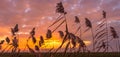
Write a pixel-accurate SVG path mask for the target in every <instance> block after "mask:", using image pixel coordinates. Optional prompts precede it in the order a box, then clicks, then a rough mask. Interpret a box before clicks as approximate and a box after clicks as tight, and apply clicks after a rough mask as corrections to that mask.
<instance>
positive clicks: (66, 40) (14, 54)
mask: <svg viewBox="0 0 120 57" xmlns="http://www.w3.org/2000/svg"><path fill="white" fill-rule="evenodd" d="M56 13H58V14H59V16H58V17H57V19H55V21H54V22H53V23H52V24H51V25H50V26H48V28H47V31H46V35H45V37H44V36H43V35H40V36H39V40H37V37H36V36H35V34H36V28H35V27H33V28H32V30H31V31H30V32H29V37H28V38H27V40H26V43H25V48H24V50H23V51H25V50H26V49H27V50H29V51H28V53H29V54H31V56H32V57H42V56H43V54H44V53H43V51H41V50H42V46H44V44H45V41H46V40H50V39H51V38H53V36H54V34H53V33H55V32H56V31H57V30H58V28H60V27H65V29H62V30H58V31H57V33H59V36H60V38H61V39H62V42H61V44H60V45H59V47H58V48H55V47H54V44H53V47H51V48H50V49H48V50H46V51H47V54H45V55H44V56H43V57H62V56H63V57H73V56H72V53H73V54H74V57H80V56H81V57H94V56H92V55H90V53H91V54H92V53H98V52H103V53H107V52H113V51H114V48H113V46H112V45H111V44H110V43H111V41H113V40H115V44H116V47H115V49H117V52H120V42H119V36H118V34H117V30H115V28H114V27H112V26H109V24H108V20H107V16H106V15H107V13H106V11H104V10H103V11H102V14H101V15H102V18H100V20H99V24H94V25H96V27H95V28H94V26H93V23H92V22H91V20H90V19H88V18H87V17H85V19H83V20H84V21H85V22H84V23H83V22H81V20H82V19H79V16H74V19H73V20H74V23H75V25H79V26H76V27H75V28H77V29H76V30H75V29H73V30H74V32H71V27H72V26H71V24H69V22H68V21H69V20H68V19H67V18H66V15H67V12H66V11H65V9H64V6H63V4H62V2H59V3H57V6H56ZM81 24H85V26H86V27H85V30H82V27H83V25H81ZM62 25H63V26H62ZM68 26H69V27H68ZM52 27H54V29H51V28H52ZM89 30H90V34H91V35H90V36H92V37H89V38H92V41H91V43H92V48H90V47H89V46H87V44H86V43H85V40H83V39H84V37H83V35H84V34H85V33H88V31H89ZM19 31H20V29H19V25H18V24H16V25H15V26H14V27H12V28H11V37H6V38H5V40H0V50H1V53H0V57H2V56H4V55H5V54H6V53H10V54H9V55H10V56H9V57H24V56H22V55H21V53H22V51H21V49H20V48H19V45H20V44H21V43H20V42H19V40H20V39H19V34H18V33H19ZM109 32H110V33H109ZM5 42H6V43H7V44H6V47H5V48H2V46H3V44H4V43H5ZM30 42H32V43H33V46H34V48H32V46H31V45H30ZM53 42H54V39H53ZM64 46H65V47H64ZM88 48H89V49H88ZM60 49H61V50H62V51H61V50H60ZM109 50H111V51H109ZM8 51H9V52H8ZM73 51H74V52H73ZM60 52H61V53H60ZM84 53H86V55H85V54H84ZM83 55H85V56H83Z"/></svg>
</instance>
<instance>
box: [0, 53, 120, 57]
mask: <svg viewBox="0 0 120 57" xmlns="http://www.w3.org/2000/svg"><path fill="white" fill-rule="evenodd" d="M19 55H21V57H35V56H34V55H33V54H30V53H20V54H19ZM10 56H11V54H10V53H5V54H2V55H0V57H10ZM41 57H120V53H116V52H110V53H66V54H64V53H56V54H54V53H42V54H41Z"/></svg>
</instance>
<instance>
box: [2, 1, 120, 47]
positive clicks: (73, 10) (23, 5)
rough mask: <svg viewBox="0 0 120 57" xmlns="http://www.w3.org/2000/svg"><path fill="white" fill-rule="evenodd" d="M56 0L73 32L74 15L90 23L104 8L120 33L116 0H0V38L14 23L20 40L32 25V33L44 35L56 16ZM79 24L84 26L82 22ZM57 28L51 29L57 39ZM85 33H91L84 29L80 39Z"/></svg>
mask: <svg viewBox="0 0 120 57" xmlns="http://www.w3.org/2000/svg"><path fill="white" fill-rule="evenodd" d="M60 1H62V2H63V5H64V8H65V11H66V12H67V15H66V17H67V21H68V23H69V28H70V31H71V32H73V33H74V31H75V29H74V28H75V27H78V25H76V24H75V23H74V16H78V17H79V18H80V20H81V21H84V18H85V17H87V18H89V19H90V20H91V21H92V23H93V24H98V20H99V19H101V18H102V10H104V11H106V12H107V19H108V23H109V25H110V26H114V27H115V28H116V30H117V32H118V35H120V29H119V28H120V26H119V25H120V0H0V39H1V40H2V39H5V37H6V36H9V37H11V33H10V28H11V27H14V26H15V24H19V29H20V31H19V34H20V38H21V39H22V40H23V39H26V38H28V37H29V32H30V31H31V30H32V28H33V27H36V35H35V36H36V37H39V36H40V35H43V36H45V34H46V32H47V29H48V26H49V25H50V24H52V22H54V21H55V20H56V18H57V17H58V16H59V14H58V13H56V12H55V10H56V3H58V2H60ZM82 23H84V22H82ZM83 27H85V25H84V24H83ZM53 28H54V27H51V28H49V29H53ZM62 28H64V25H63V26H62V27H60V28H59V29H58V30H64V29H62ZM82 29H83V28H82ZM58 30H57V31H58ZM57 31H55V33H54V35H55V36H54V38H55V39H59V40H58V41H57V40H56V41H57V42H59V41H61V39H60V37H59V35H58V33H57ZM89 37H91V35H90V34H89V33H86V34H85V35H84V36H83V40H86V41H91V39H92V38H89ZM22 40H21V41H22ZM89 44H90V43H89ZM58 45H59V44H58Z"/></svg>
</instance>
